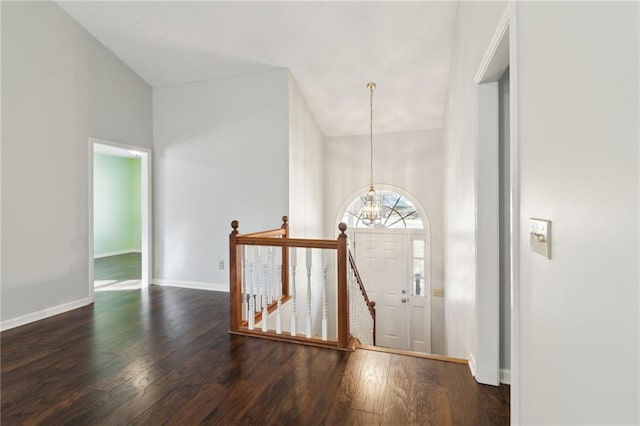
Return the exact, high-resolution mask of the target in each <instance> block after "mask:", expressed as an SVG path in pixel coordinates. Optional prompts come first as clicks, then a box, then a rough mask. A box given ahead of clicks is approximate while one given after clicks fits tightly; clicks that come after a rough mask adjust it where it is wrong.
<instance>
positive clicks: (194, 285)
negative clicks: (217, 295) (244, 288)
mask: <svg viewBox="0 0 640 426" xmlns="http://www.w3.org/2000/svg"><path fill="white" fill-rule="evenodd" d="M151 284H153V285H159V286H164V287H180V288H191V289H194V290H209V291H224V292H226V293H228V292H229V284H219V283H203V282H199V281H179V280H165V279H161V278H154V279H153V280H152V281H151Z"/></svg>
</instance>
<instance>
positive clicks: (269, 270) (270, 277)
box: [265, 247, 273, 305]
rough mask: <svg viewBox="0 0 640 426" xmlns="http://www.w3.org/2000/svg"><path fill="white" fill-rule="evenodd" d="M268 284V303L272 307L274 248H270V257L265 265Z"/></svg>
mask: <svg viewBox="0 0 640 426" xmlns="http://www.w3.org/2000/svg"><path fill="white" fill-rule="evenodd" d="M265 271H266V277H265V278H266V279H265V281H266V282H267V302H268V304H269V305H270V304H271V303H272V302H273V247H269V256H268V257H267V264H266V265H265Z"/></svg>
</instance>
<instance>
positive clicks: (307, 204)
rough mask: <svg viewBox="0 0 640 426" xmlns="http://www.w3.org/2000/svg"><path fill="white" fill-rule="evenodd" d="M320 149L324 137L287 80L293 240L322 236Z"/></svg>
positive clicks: (321, 152) (322, 155) (322, 154)
mask: <svg viewBox="0 0 640 426" xmlns="http://www.w3.org/2000/svg"><path fill="white" fill-rule="evenodd" d="M323 148H324V135H323V134H322V131H321V130H320V128H319V127H318V125H317V124H316V121H315V119H314V117H313V115H311V112H310V111H309V108H308V107H307V104H306V102H305V100H304V98H303V97H302V93H301V92H300V89H299V88H298V84H297V83H296V81H295V80H294V78H293V77H289V219H290V227H289V231H290V234H291V236H292V237H295V238H323V237H324V232H323V226H324V220H323V219H324V210H323V203H322V201H323V191H324V179H323V178H324V175H323V166H324V149H323ZM332 238H333V236H332Z"/></svg>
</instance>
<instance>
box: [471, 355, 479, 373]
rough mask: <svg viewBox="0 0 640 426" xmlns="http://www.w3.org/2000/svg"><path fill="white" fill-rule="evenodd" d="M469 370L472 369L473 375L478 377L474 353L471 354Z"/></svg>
mask: <svg viewBox="0 0 640 426" xmlns="http://www.w3.org/2000/svg"><path fill="white" fill-rule="evenodd" d="M469 370H471V375H472V376H473V377H477V372H478V370H477V368H476V359H475V357H474V356H473V354H471V353H470V354H469Z"/></svg>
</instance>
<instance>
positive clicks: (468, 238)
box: [444, 2, 505, 358]
mask: <svg viewBox="0 0 640 426" xmlns="http://www.w3.org/2000/svg"><path fill="white" fill-rule="evenodd" d="M504 9H505V2H494V3H489V2H487V3H484V2H459V3H458V12H457V18H456V19H457V22H456V34H455V40H454V46H453V53H452V59H451V67H450V71H449V93H448V97H447V110H446V114H445V123H444V146H445V148H444V150H445V154H444V158H445V160H444V162H445V178H444V180H445V185H444V187H445V189H444V194H445V195H444V206H445V207H444V208H445V213H444V216H445V237H444V238H445V241H446V244H445V248H444V270H445V276H444V283H445V284H444V285H445V295H446V297H445V351H446V354H447V355H450V356H456V357H461V358H469V357H470V356H471V354H473V353H474V352H475V351H476V348H477V329H476V324H477V321H476V275H475V274H476V264H475V258H476V252H475V236H476V222H475V220H476V212H475V205H476V203H475V202H476V200H475V194H474V188H475V181H474V179H475V178H474V176H475V158H474V141H475V138H474V136H473V131H474V121H473V120H474V113H475V111H474V108H475V105H477V104H478V97H477V87H476V86H477V85H476V84H475V83H474V80H473V79H474V76H475V74H476V71H477V70H478V67H479V65H480V62H481V61H482V58H483V56H484V53H485V51H486V49H487V46H488V45H489V41H490V40H491V37H492V36H493V33H494V31H495V29H496V27H497V25H498V22H499V20H500V18H501V16H502V14H503V11H504Z"/></svg>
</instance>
